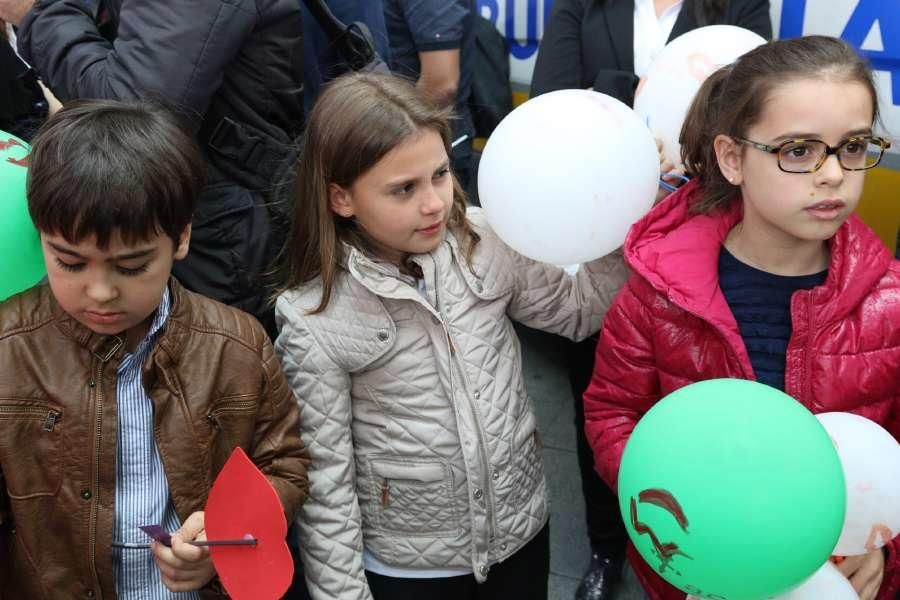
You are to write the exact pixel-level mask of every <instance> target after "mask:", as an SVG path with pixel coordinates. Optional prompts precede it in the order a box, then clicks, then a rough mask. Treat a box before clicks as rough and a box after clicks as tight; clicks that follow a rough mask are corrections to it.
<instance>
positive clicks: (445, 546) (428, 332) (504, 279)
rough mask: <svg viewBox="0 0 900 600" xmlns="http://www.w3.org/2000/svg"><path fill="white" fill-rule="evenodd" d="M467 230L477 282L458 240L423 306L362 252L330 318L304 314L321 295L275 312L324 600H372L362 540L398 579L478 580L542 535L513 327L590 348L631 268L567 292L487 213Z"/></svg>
mask: <svg viewBox="0 0 900 600" xmlns="http://www.w3.org/2000/svg"><path fill="white" fill-rule="evenodd" d="M470 218H471V220H472V222H473V224H474V225H475V227H476V230H477V231H478V232H479V234H480V235H481V238H482V239H481V242H480V243H479V244H478V246H477V248H476V251H475V256H474V260H473V268H472V270H471V271H470V269H469V267H468V266H467V265H466V263H465V258H464V257H463V255H462V252H461V250H460V248H459V245H458V243H457V241H456V239H455V238H454V237H453V236H452V235H448V236H447V237H446V239H445V241H444V242H443V243H442V244H441V245H440V246H439V247H438V248H437V249H435V250H434V251H432V252H431V253H429V254H423V255H419V256H416V257H414V259H413V260H414V261H415V262H416V263H418V264H419V266H420V267H421V268H422V272H423V274H424V278H425V284H426V287H427V296H428V301H426V300H425V299H424V298H423V297H422V295H421V294H420V293H419V292H418V291H417V290H416V289H415V288H414V287H412V286H411V285H409V284H407V283H405V282H403V281H402V280H401V279H399V278H398V272H397V270H396V268H393V267H389V266H386V265H384V264H383V263H376V262H373V261H371V260H369V259H368V258H366V256H364V255H363V254H362V253H360V252H358V251H356V250H352V249H348V258H347V264H346V270H345V271H342V272H341V274H340V275H339V276H338V278H337V280H336V285H335V289H334V294H333V295H332V299H331V302H330V304H329V305H328V308H327V309H326V310H325V311H324V312H323V313H320V314H317V315H308V314H306V313H307V311H308V310H309V309H311V308H314V307H315V306H317V305H318V303H319V300H320V297H321V286H320V284H319V282H318V281H313V282H310V283H309V284H307V285H304V286H302V287H300V288H298V289H295V290H292V291H290V292H287V293H285V294H283V295H282V296H281V297H280V298H279V299H278V303H277V308H276V315H277V319H278V324H279V327H280V329H281V335H280V336H279V337H278V340H277V342H276V345H275V347H276V351H277V352H278V354H279V356H280V358H281V361H282V366H283V368H284V371H285V374H286V375H287V378H288V381H289V382H290V384H291V385H292V387H293V388H294V392H295V394H296V396H297V397H298V398H299V399H300V403H301V435H302V438H303V443H304V445H305V446H306V448H307V449H308V450H309V455H310V459H311V463H310V465H309V485H310V490H309V498H308V499H307V500H306V503H305V504H304V505H303V506H302V508H301V511H300V513H298V524H299V528H300V540H301V546H300V548H301V552H302V556H303V561H304V564H305V568H306V578H307V583H308V584H309V588H310V592H311V593H312V597H313V598H314V599H315V600H326V599H327V600H334V599H340V600H345V599H346V600H349V599H357V598H359V599H370V598H371V592H370V591H369V588H368V586H367V584H366V579H365V574H364V571H363V561H362V555H363V552H362V550H363V539H365V544H366V546H367V547H368V548H369V549H370V550H371V551H372V552H374V553H375V554H376V555H377V556H378V557H379V558H380V559H381V560H382V561H383V562H385V563H387V564H389V565H392V566H397V567H407V568H415V567H430V568H435V567H463V568H471V569H472V570H473V571H474V573H475V576H476V578H478V580H480V581H483V580H484V579H485V578H486V577H488V575H489V570H490V567H489V565H491V564H492V563H495V562H497V561H501V560H503V559H505V558H506V557H508V556H510V555H511V554H513V553H514V552H516V550H518V549H519V548H521V547H522V546H523V545H524V544H525V543H526V542H528V541H529V540H530V539H531V538H532V537H533V536H534V535H536V534H537V533H538V532H539V531H540V529H541V528H542V527H543V526H544V524H545V523H546V522H547V518H548V514H549V513H548V506H547V504H548V501H547V491H546V487H545V482H544V470H543V459H542V449H541V442H540V438H539V436H538V433H537V431H536V429H535V417H534V410H533V407H532V404H531V400H530V399H529V398H528V395H527V393H526V391H525V384H524V380H523V378H522V359H521V349H520V347H519V341H518V338H517V337H516V334H515V331H514V329H513V325H512V322H511V321H510V319H514V320H516V321H519V322H520V323H524V324H525V325H528V326H530V327H535V328H538V329H542V330H545V331H550V332H554V333H558V334H561V335H564V336H567V337H569V338H572V339H576V340H577V339H581V338H584V337H586V336H588V335H590V334H591V333H593V332H595V331H596V330H597V329H598V328H599V327H600V323H601V320H602V318H603V315H604V313H605V312H606V309H607V307H608V306H609V305H610V302H611V300H612V298H613V296H614V295H615V294H616V292H617V291H618V290H619V288H620V287H621V286H622V285H624V282H625V279H626V276H627V272H626V268H625V266H624V262H623V261H622V258H621V255H620V254H618V253H616V254H614V255H611V256H609V257H607V258H604V259H601V260H598V261H595V262H592V263H588V264H586V265H584V266H583V267H582V268H581V270H580V271H579V272H578V274H577V276H575V277H572V276H570V275H568V274H566V273H565V272H564V271H563V270H562V269H560V268H558V267H554V266H550V265H546V264H542V263H538V262H535V261H532V260H529V259H527V258H525V257H523V256H521V255H519V254H517V253H516V252H514V251H513V250H511V249H510V248H508V247H507V246H506V245H504V244H503V242H501V241H500V240H499V239H498V238H497V237H496V235H495V234H494V233H493V232H492V231H491V230H490V229H489V228H488V227H487V225H486V222H485V221H484V219H483V216H482V215H481V214H480V212H478V211H470ZM563 392H564V390H560V393H563Z"/></svg>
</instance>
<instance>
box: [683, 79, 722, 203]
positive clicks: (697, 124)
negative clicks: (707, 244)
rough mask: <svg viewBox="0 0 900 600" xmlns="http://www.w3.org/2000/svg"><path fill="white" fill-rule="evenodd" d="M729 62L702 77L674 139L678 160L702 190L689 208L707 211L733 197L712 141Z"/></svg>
mask: <svg viewBox="0 0 900 600" xmlns="http://www.w3.org/2000/svg"><path fill="white" fill-rule="evenodd" d="M730 74H731V65H726V66H724V67H722V68H720V69H718V70H717V71H715V72H714V73H713V74H712V75H710V76H709V77H707V78H706V81H704V82H703V85H701V86H700V90H699V91H698V92H697V95H696V96H695V97H694V101H693V102H692V103H691V107H690V108H689V109H688V112H687V116H685V118H684V125H682V127H681V135H680V136H679V138H678V142H679V143H680V144H681V162H682V163H683V164H684V167H685V170H686V171H687V172H688V173H690V174H691V175H692V176H693V177H695V178H697V179H699V180H700V186H701V188H702V189H703V195H702V197H700V198H698V199H697V201H696V202H695V204H694V205H693V206H692V210H694V211H695V212H700V213H708V212H712V211H713V210H715V209H717V208H720V207H725V206H727V205H728V204H729V201H730V200H731V199H732V198H734V195H735V192H736V191H737V187H736V186H734V185H732V184H731V183H729V182H728V180H727V179H725V176H724V175H722V171H720V170H719V161H718V159H717V158H716V149H715V144H714V143H713V142H714V141H715V139H716V135H718V134H719V133H720V132H721V130H720V129H719V128H718V127H717V125H718V124H719V123H721V121H722V97H723V91H724V87H725V84H726V83H727V82H728V76H729V75H730Z"/></svg>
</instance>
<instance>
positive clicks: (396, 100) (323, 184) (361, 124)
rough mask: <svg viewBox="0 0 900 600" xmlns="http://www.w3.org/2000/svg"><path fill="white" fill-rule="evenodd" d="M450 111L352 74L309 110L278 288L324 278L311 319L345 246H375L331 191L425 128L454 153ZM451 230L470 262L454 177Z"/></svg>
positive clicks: (472, 236) (392, 84)
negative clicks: (335, 206)
mask: <svg viewBox="0 0 900 600" xmlns="http://www.w3.org/2000/svg"><path fill="white" fill-rule="evenodd" d="M451 111H452V109H450V108H441V107H438V106H437V105H436V104H434V103H433V102H432V101H431V100H429V99H428V98H427V97H426V96H425V95H424V94H423V93H422V92H420V91H419V90H417V89H416V87H415V86H414V85H413V84H412V83H411V82H409V81H408V80H406V79H401V78H400V77H397V76H394V75H383V74H374V73H350V74H347V75H344V76H342V77H339V78H337V79H335V80H334V81H332V82H331V83H330V84H329V85H328V86H326V88H325V90H324V91H323V92H322V94H321V96H319V98H318V100H317V101H316V104H315V106H314V107H313V109H312V112H311V113H310V116H309V120H308V121H307V125H306V133H305V135H304V142H303V150H302V151H301V154H300V158H299V160H298V162H297V187H296V189H297V192H296V199H295V202H296V210H295V213H294V223H293V225H292V226H291V230H290V233H289V235H288V241H287V243H286V244H285V247H284V249H283V250H282V255H281V260H280V267H279V273H278V280H279V282H280V284H281V289H280V290H279V291H284V290H287V289H291V288H294V287H297V286H299V285H301V284H304V283H306V282H308V281H311V280H313V279H315V278H316V277H321V278H322V299H321V301H320V303H319V306H318V307H316V309H315V310H313V311H311V314H315V313H318V312H321V311H323V310H325V308H326V307H327V306H328V303H329V301H330V300H331V293H332V290H333V288H334V280H335V278H336V277H337V274H338V272H339V269H340V268H341V265H342V263H343V260H344V244H348V245H350V246H352V247H355V248H359V249H361V250H369V249H370V248H371V244H370V242H369V240H368V238H367V236H366V234H365V232H364V231H363V230H362V229H361V228H359V227H358V226H357V224H356V221H355V220H354V219H352V218H349V219H348V218H343V217H340V216H338V215H336V214H334V213H333V212H332V210H331V208H330V203H329V193H328V186H329V185H331V184H337V185H339V186H341V187H342V188H345V189H346V188H349V187H350V186H352V185H353V182H354V181H356V179H357V178H358V177H359V176H361V175H362V174H364V173H365V172H366V171H368V170H369V169H371V168H372V167H373V166H375V164H376V163H377V162H378V161H380V160H381V159H382V158H383V157H384V156H385V155H386V154H387V153H388V152H390V151H391V150H393V149H394V148H396V147H397V146H398V145H399V144H401V143H402V142H404V141H405V140H407V139H409V138H410V137H411V136H413V135H415V134H417V133H418V132H419V131H421V130H422V129H431V130H433V131H436V132H437V133H438V134H440V136H441V139H442V140H443V142H444V148H445V149H446V151H447V155H448V156H449V155H450V150H451V148H450V143H451V129H450V119H451V118H452V112H451ZM448 229H450V230H451V231H453V232H454V233H455V234H456V235H457V236H458V237H459V239H460V241H461V242H462V244H463V248H464V253H465V256H466V260H467V261H469V262H471V259H472V253H473V251H474V249H475V245H476V244H477V243H478V241H479V237H478V235H477V234H476V233H475V231H474V230H473V229H472V226H471V224H470V223H469V221H468V220H467V219H466V198H465V194H464V192H463V191H462V188H461V187H460V186H459V184H458V182H457V181H456V179H455V178H454V180H453V205H452V207H451V209H450V218H449V221H448Z"/></svg>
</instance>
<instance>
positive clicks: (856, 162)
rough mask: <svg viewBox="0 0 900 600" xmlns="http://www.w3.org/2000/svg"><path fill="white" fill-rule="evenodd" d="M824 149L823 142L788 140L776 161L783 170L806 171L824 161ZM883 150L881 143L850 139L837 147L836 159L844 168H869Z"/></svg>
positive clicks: (875, 162) (877, 159)
mask: <svg viewBox="0 0 900 600" xmlns="http://www.w3.org/2000/svg"><path fill="white" fill-rule="evenodd" d="M826 150H827V146H826V145H825V143H824V142H818V141H802V142H790V143H787V144H785V145H784V146H782V147H781V150H780V151H779V152H778V161H779V163H780V164H781V168H782V169H784V170H785V171H790V172H795V173H808V172H810V171H814V170H816V168H817V166H818V165H819V163H820V161H821V162H824V157H825V152H826ZM883 152H884V149H883V148H882V146H881V144H879V143H877V142H874V141H872V140H867V139H860V140H851V141H847V142H845V143H844V144H843V145H842V146H841V147H840V148H839V149H838V160H839V161H840V163H841V166H842V167H844V168H845V169H869V168H871V167H874V166H875V165H876V164H878V161H879V160H881V155H882V153H883Z"/></svg>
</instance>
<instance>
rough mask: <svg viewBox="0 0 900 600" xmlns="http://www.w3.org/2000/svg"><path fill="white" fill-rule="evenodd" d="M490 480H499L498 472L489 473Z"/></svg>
mask: <svg viewBox="0 0 900 600" xmlns="http://www.w3.org/2000/svg"><path fill="white" fill-rule="evenodd" d="M491 479H493V480H494V481H497V480H498V479H500V471H494V472H493V473H491Z"/></svg>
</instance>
